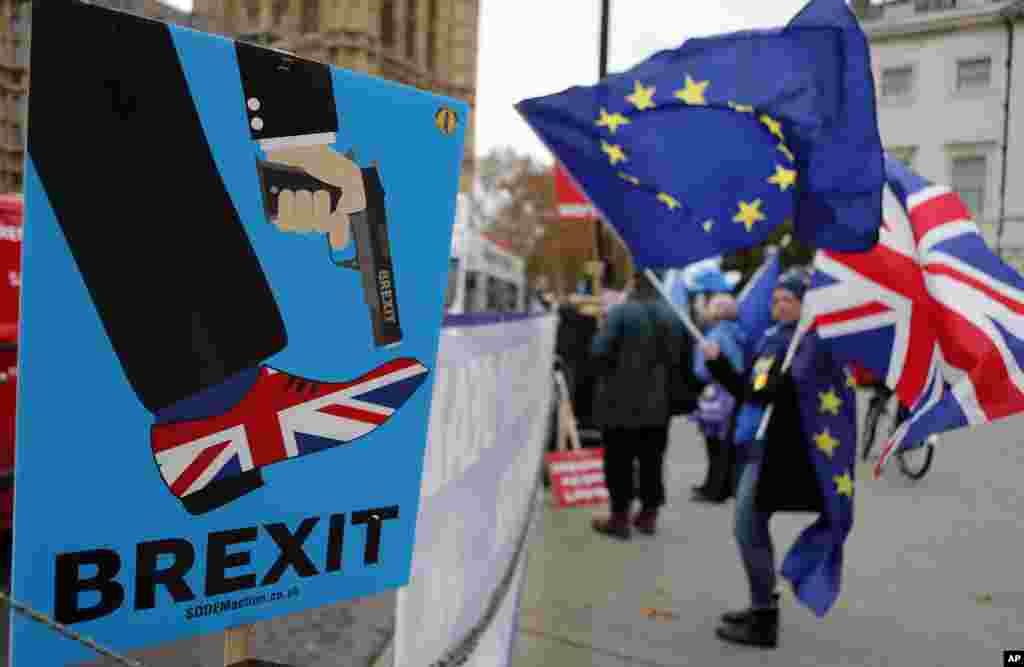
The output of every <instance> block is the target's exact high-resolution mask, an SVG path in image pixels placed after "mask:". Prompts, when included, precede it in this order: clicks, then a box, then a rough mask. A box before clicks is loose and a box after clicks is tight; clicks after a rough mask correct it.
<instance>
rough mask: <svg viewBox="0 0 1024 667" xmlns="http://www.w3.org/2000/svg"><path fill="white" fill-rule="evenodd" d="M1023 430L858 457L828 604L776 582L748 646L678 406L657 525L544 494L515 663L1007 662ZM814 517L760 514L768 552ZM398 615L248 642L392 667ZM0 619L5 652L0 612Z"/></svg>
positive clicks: (299, 628)
mask: <svg viewBox="0 0 1024 667" xmlns="http://www.w3.org/2000/svg"><path fill="white" fill-rule="evenodd" d="M861 414H863V411H862V412H861ZM1018 430H1021V431H1024V417H1015V418H1010V419H1007V420H1004V421H1002V422H998V423H996V424H990V425H986V426H981V427H976V428H973V429H971V430H962V431H959V432H955V433H952V434H947V435H945V436H943V440H942V442H941V443H940V446H939V448H938V450H937V452H936V455H935V461H934V463H933V465H932V469H931V471H930V472H929V473H928V474H927V476H926V477H925V478H924V479H922V480H921V481H919V482H910V481H909V480H906V479H905V478H902V477H901V476H900V474H899V472H898V471H897V470H896V467H895V465H894V466H892V469H891V470H888V471H887V472H886V473H885V475H884V476H883V477H882V478H881V479H879V480H873V479H871V474H870V469H869V468H867V467H866V466H861V467H859V469H858V471H857V480H858V481H857V491H856V492H855V498H856V500H855V502H856V506H855V517H854V528H853V532H852V533H851V536H850V539H849V541H848V543H847V550H846V566H845V570H844V581H843V593H842V596H841V598H840V600H839V602H838V604H837V606H836V607H835V608H834V609H833V610H832V611H831V612H830V613H829V615H828V616H826V617H825V618H824V619H818V618H816V617H815V616H814V615H813V614H812V613H811V612H809V611H808V610H807V609H805V608H804V607H802V606H800V605H799V604H797V603H796V601H795V600H794V599H793V597H792V595H791V594H789V591H788V589H787V588H783V600H782V631H781V635H780V645H779V647H778V648H777V649H775V650H761V649H754V648H745V647H735V646H730V645H726V644H722V643H721V642H719V641H718V640H717V639H716V638H715V636H714V627H715V625H716V622H717V617H718V615H719V614H720V613H721V612H722V611H725V610H727V609H733V608H738V607H744V606H746V604H747V603H748V592H747V587H746V580H745V576H744V574H743V571H742V569H741V566H740V563H739V559H738V555H737V553H736V547H735V543H734V541H733V538H732V511H733V505H732V502H731V501H730V502H728V503H726V504H724V505H704V504H696V503H692V502H690V501H689V499H688V495H689V488H690V485H691V484H694V483H697V482H699V481H700V479H701V478H702V477H703V474H704V466H705V461H704V453H703V446H702V444H701V442H700V440H699V437H698V434H697V432H696V430H695V429H694V428H693V427H692V425H690V424H689V423H687V422H685V421H684V420H676V422H675V423H674V424H673V427H672V431H671V436H670V437H671V444H670V447H669V451H668V456H667V461H666V483H667V488H668V492H669V500H668V505H667V507H666V508H665V509H664V511H663V515H662V518H661V521H660V526H659V529H660V530H659V534H658V535H656V536H654V537H647V536H642V535H637V536H635V537H634V538H633V539H632V540H631V541H629V542H626V543H623V542H618V541H615V540H610V539H608V538H605V537H603V536H600V535H597V534H595V533H593V532H592V531H591V530H590V527H589V523H590V517H591V516H592V515H593V514H598V513H602V510H600V509H585V508H579V509H556V508H555V507H553V506H552V504H551V502H550V499H549V498H548V497H547V496H546V495H545V498H544V499H543V500H542V501H540V502H543V503H544V505H545V507H544V511H543V512H541V513H540V514H539V516H540V519H539V521H540V525H539V526H538V530H537V531H536V532H535V537H534V539H533V540H532V543H531V546H530V554H529V560H528V564H527V571H526V585H525V590H524V592H523V596H522V606H521V611H520V623H519V635H518V637H517V639H516V642H515V644H514V648H513V658H512V662H511V667H533V666H541V665H544V666H548V665H551V666H555V665H557V666H558V667H582V666H584V665H587V666H591V667H599V666H600V667H626V666H632V665H638V666H639V665H643V666H645V667H647V666H649V667H660V666H669V665H719V664H722V665H730V666H735V667H744V666H746V665H749V666H751V667H752V666H754V665H766V666H769V667H783V666H784V667H794V666H797V665H801V666H802V665H808V666H810V665H813V666H815V667H819V666H822V667H827V666H831V665H835V666H839V665H843V666H845V665H857V666H875V665H877V666H893V667H896V666H898V667H918V666H920V667H925V666H927V667H936V666H941V667H985V666H987V665H993V666H995V665H1002V664H1003V662H1002V651H1003V650H1007V649H1020V648H1024V575H1022V566H1021V564H1022V562H1024V560H1022V558H1021V556H1022V553H1024V534H1022V532H1021V529H1020V528H1019V522H1018V517H1019V514H1020V513H1021V510H1022V509H1024V502H1022V501H1024V498H1022V493H1024V492H1022V490H1021V489H1022V488H1024V485H1022V482H1021V480H1022V478H1024V448H1021V447H1020V445H1019V442H1020V438H1019V436H1018ZM813 518H814V515H808V514H802V515H779V516H777V517H776V518H775V519H774V520H773V522H772V532H773V535H774V537H775V543H776V550H777V554H776V558H777V559H778V560H780V561H781V558H782V555H783V554H784V552H785V550H786V549H788V547H789V545H790V544H792V542H793V539H794V538H795V537H796V535H797V534H798V533H799V531H800V530H801V529H802V528H803V527H804V526H805V525H807V524H808V523H809V522H810V521H811V520H813ZM393 613H394V593H387V594H384V595H381V596H377V597H374V598H365V599H362V600H357V601H351V602H346V603H342V604H338V605H331V606H329V607H324V608H322V609H316V610H311V611H308V612H305V613H301V614H295V615H292V616H287V617H283V618H278V619H274V620H272V621H268V622H265V623H260V624H258V625H257V626H256V628H255V633H254V636H253V639H252V643H251V655H252V657H253V658H259V659H262V660H265V661H268V662H269V663H271V664H276V665H287V666H288V667H327V666H328V665H331V666H338V667H366V666H369V665H373V664H376V665H387V666H388V667H390V665H391V661H390V660H387V657H388V654H387V652H386V644H387V641H388V637H389V636H390V634H391V632H392V628H393ZM4 625H6V624H4ZM0 632H2V635H0V636H2V637H3V639H2V640H0V651H2V654H0V655H2V658H3V660H4V662H3V663H0V664H4V665H5V664H6V657H7V655H6V654H7V651H6V634H7V633H6V627H2V628H0ZM223 646H224V641H223V635H219V634H218V635H209V636H205V637H199V638H194V639H190V640H186V641H181V642H176V643H174V644H169V645H165V646H161V647H156V648H154V649H152V650H149V651H142V652H133V653H132V654H131V655H132V657H136V658H139V659H140V660H142V661H143V663H144V664H145V665H147V666H149V667H172V666H173V667H220V666H221V665H223V664H224V663H223ZM90 664H94V665H104V666H108V665H114V664H115V663H113V662H110V661H102V662H94V663H90ZM401 667H426V665H422V666H419V665H415V666H401ZM480 667H485V666H483V665H481V666H480Z"/></svg>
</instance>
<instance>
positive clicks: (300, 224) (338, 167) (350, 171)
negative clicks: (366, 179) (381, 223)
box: [267, 146, 366, 250]
mask: <svg viewBox="0 0 1024 667" xmlns="http://www.w3.org/2000/svg"><path fill="white" fill-rule="evenodd" d="M267 159H268V160H269V161H271V162H277V163H279V164H283V165H287V166H289V167H297V168H299V169H302V170H304V171H306V172H307V173H308V174H309V175H310V176H312V177H314V178H316V179H319V180H321V181H323V182H325V183H329V184H331V185H334V186H337V187H339V188H341V199H339V200H338V205H337V207H336V208H335V210H334V212H333V213H332V212H331V197H330V194H329V193H328V192H327V191H326V190H317V191H316V192H309V191H307V190H299V191H297V192H292V191H291V190H282V191H281V193H280V194H279V195H278V200H277V221H276V224H277V226H278V227H279V228H280V229H281V230H283V231H296V232H322V233H325V234H327V235H328V237H329V238H330V243H331V247H332V248H334V249H335V250H341V249H342V248H344V247H345V246H346V245H348V241H349V238H350V236H351V223H350V222H349V216H350V215H351V214H352V213H356V212H358V211H362V210H364V209H365V208H366V188H365V187H364V185H363V175H362V171H360V169H359V165H357V164H356V163H355V162H353V161H352V160H349V159H348V158H347V157H345V156H344V155H341V154H340V153H338V152H336V151H335V150H333V149H331V148H330V147H329V146H303V147H297V148H296V147H293V148H281V149H278V150H273V151H267Z"/></svg>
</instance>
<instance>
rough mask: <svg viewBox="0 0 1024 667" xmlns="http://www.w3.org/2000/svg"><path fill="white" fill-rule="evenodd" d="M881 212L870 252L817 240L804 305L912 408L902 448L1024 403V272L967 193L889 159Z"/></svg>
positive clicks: (888, 450) (837, 345)
mask: <svg viewBox="0 0 1024 667" xmlns="http://www.w3.org/2000/svg"><path fill="white" fill-rule="evenodd" d="M885 169H886V181H887V185H886V190H885V195H884V199H883V204H884V206H883V209H884V212H883V216H884V221H883V225H882V229H881V234H880V242H879V244H878V246H876V247H875V248H874V249H872V250H871V251H869V252H866V253H845V254H844V253H834V252H827V251H820V252H819V253H818V255H817V256H816V258H815V269H816V271H815V277H814V282H813V283H812V289H811V291H809V292H808V299H807V305H808V307H809V308H810V309H811V312H812V313H813V315H812V316H813V317H814V325H815V326H816V327H817V330H818V333H819V335H820V336H821V337H822V338H824V339H828V340H830V341H831V344H832V346H833V350H834V354H835V357H836V358H837V359H838V360H840V361H845V362H854V361H856V362H860V363H861V364H862V365H864V366H865V367H867V368H868V369H869V370H871V371H873V372H874V373H875V374H876V375H877V376H879V377H880V378H883V379H884V380H885V383H886V384H887V385H888V386H889V387H892V388H894V389H895V390H896V392H897V394H898V396H899V398H900V401H901V402H902V403H904V404H905V405H907V406H908V407H911V408H912V413H911V417H910V419H908V420H907V421H906V422H905V423H904V424H903V425H902V426H901V427H900V429H898V430H897V431H896V433H895V434H893V437H892V439H891V440H890V442H889V443H888V444H887V445H886V447H885V449H884V451H883V453H882V457H881V459H880V460H879V462H878V465H877V467H876V470H875V472H876V474H877V473H878V471H879V470H880V469H881V468H882V466H884V464H885V463H886V461H887V460H888V458H889V457H890V456H891V454H892V453H893V452H895V451H898V450H899V449H901V448H904V447H906V446H908V445H911V444H917V443H921V442H923V441H924V440H925V439H926V438H927V436H928V435H930V434H932V433H939V432H943V431H948V430H952V429H956V428H960V427H963V426H967V425H971V424H983V423H986V422H989V421H994V420H996V419H1001V418H1003V417H1007V416H1009V415H1012V414H1016V413H1018V412H1022V411H1024V372H1022V370H1021V369H1022V366H1024V278H1022V277H1021V275H1020V274H1019V273H1017V272H1016V271H1014V270H1013V269H1012V268H1010V267H1009V266H1007V265H1006V264H1005V263H1003V262H1002V261H1001V260H1000V259H999V258H998V257H997V256H996V255H995V254H994V253H992V251H991V250H989V248H988V246H987V245H986V243H985V240H984V239H983V238H982V236H981V234H980V233H979V232H978V227H977V225H975V223H974V222H973V220H972V219H971V215H970V213H969V212H968V210H967V208H966V206H964V203H963V201H962V200H961V199H960V197H959V196H958V195H957V194H956V193H954V192H951V191H950V190H949V188H946V187H944V186H941V185H936V184H934V183H931V182H929V181H927V180H925V179H924V178H922V177H921V176H919V175H917V174H915V173H914V172H912V171H911V170H909V169H908V168H906V167H905V166H903V165H902V164H900V163H899V162H897V161H895V160H893V159H891V158H887V159H886V166H885Z"/></svg>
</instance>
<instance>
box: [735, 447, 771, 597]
mask: <svg viewBox="0 0 1024 667" xmlns="http://www.w3.org/2000/svg"><path fill="white" fill-rule="evenodd" d="M760 470H761V463H760V461H751V462H748V463H745V464H743V467H742V469H741V470H740V474H739V483H738V484H737V486H736V517H735V526H734V532H735V536H736V544H737V545H738V546H739V549H740V559H741V560H742V561H743V568H744V569H745V570H746V571H747V580H748V581H749V583H750V602H751V606H752V607H754V608H755V609H763V608H768V607H771V606H773V605H774V598H773V597H772V596H773V594H774V593H775V549H774V547H773V546H772V536H771V534H770V533H769V532H768V521H769V520H770V519H771V517H772V515H771V513H770V512H759V511H757V509H756V508H755V507H754V497H755V496H756V491H757V478H758V475H759V474H760Z"/></svg>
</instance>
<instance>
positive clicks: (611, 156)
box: [601, 139, 627, 165]
mask: <svg viewBox="0 0 1024 667" xmlns="http://www.w3.org/2000/svg"><path fill="white" fill-rule="evenodd" d="M601 150H603V151H604V152H605V154H606V155H607V156H608V161H609V162H611V163H612V164H613V165H616V164H618V163H620V162H626V161H627V160H626V154H625V153H624V152H623V150H622V146H620V145H618V144H610V143H608V142H607V141H605V140H604V139H602V140H601Z"/></svg>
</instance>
